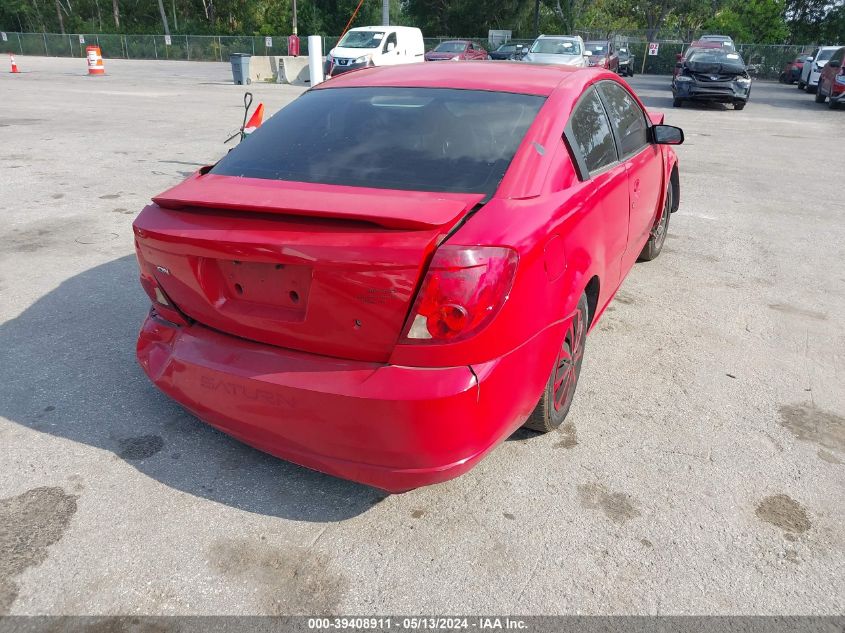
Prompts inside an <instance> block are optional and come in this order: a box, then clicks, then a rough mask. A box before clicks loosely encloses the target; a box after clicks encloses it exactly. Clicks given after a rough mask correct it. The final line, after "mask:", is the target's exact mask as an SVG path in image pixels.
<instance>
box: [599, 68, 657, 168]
mask: <svg viewBox="0 0 845 633" xmlns="http://www.w3.org/2000/svg"><path fill="white" fill-rule="evenodd" d="M600 85H601V92H602V95H603V97H604V99H603V100H604V104H605V106H607V114H608V116H609V117H610V124H611V125H612V126H613V131H614V132H615V134H616V138H617V139H618V140H619V149H620V152H621V154H622V157H623V158H624V157H627V156H632V155H633V154H636V153H637V152H639V151H640V150H641V149H642V148H643V147H645V146H646V145H647V144H648V124H647V123H646V118H645V112H643V110H642V108H640V106H639V104H638V103H637V102H636V101H635V100H634V98H633V97H632V96H631V95H630V94H628V91H627V90H625V89H624V88H623V87H622V86H620V85H618V84H615V83H613V82H610V81H603V82H602V83H601V84H600Z"/></svg>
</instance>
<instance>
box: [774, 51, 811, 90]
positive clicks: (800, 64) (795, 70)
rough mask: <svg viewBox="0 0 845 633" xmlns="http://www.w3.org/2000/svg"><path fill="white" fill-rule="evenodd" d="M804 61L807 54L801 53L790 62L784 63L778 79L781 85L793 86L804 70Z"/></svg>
mask: <svg viewBox="0 0 845 633" xmlns="http://www.w3.org/2000/svg"><path fill="white" fill-rule="evenodd" d="M805 59H807V53H802V54H801V55H799V56H798V57H796V58H795V59H793V60H792V61H789V62H786V65H785V66H784V67H783V70H782V71H781V73H780V76H779V77H778V81H780V82H781V83H782V84H794V83H795V82H796V81H798V80H799V79H800V78H801V70H802V69H803V68H804V60H805Z"/></svg>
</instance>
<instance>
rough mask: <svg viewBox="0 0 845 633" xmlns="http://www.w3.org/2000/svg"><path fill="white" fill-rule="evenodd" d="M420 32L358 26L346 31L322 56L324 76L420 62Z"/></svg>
mask: <svg viewBox="0 0 845 633" xmlns="http://www.w3.org/2000/svg"><path fill="white" fill-rule="evenodd" d="M424 53H425V44H424V43H423V36H422V31H420V30H419V29H417V28H413V27H410V26H359V27H356V28H354V29H350V30H349V31H347V32H346V35H344V36H343V38H341V40H340V41H339V42H338V43H337V46H335V47H334V48H333V49H331V50H330V51H329V54H328V55H326V63H325V68H324V73H325V75H326V76H327V77H333V76H335V75H339V74H340V73H345V72H346V71H349V70H355V69H357V68H366V67H368V66H393V65H396V64H410V63H414V62H422V61H423V55H424Z"/></svg>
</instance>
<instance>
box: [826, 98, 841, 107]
mask: <svg viewBox="0 0 845 633" xmlns="http://www.w3.org/2000/svg"><path fill="white" fill-rule="evenodd" d="M827 107H828V108H829V109H830V110H838V109H839V102H838V101H834V100H833V99H828V100H827Z"/></svg>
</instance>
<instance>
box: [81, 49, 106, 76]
mask: <svg viewBox="0 0 845 633" xmlns="http://www.w3.org/2000/svg"><path fill="white" fill-rule="evenodd" d="M85 53H86V55H87V57H88V74H89V75H105V74H106V67H105V66H104V65H103V55H102V53H100V47H99V46H86V47H85Z"/></svg>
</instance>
